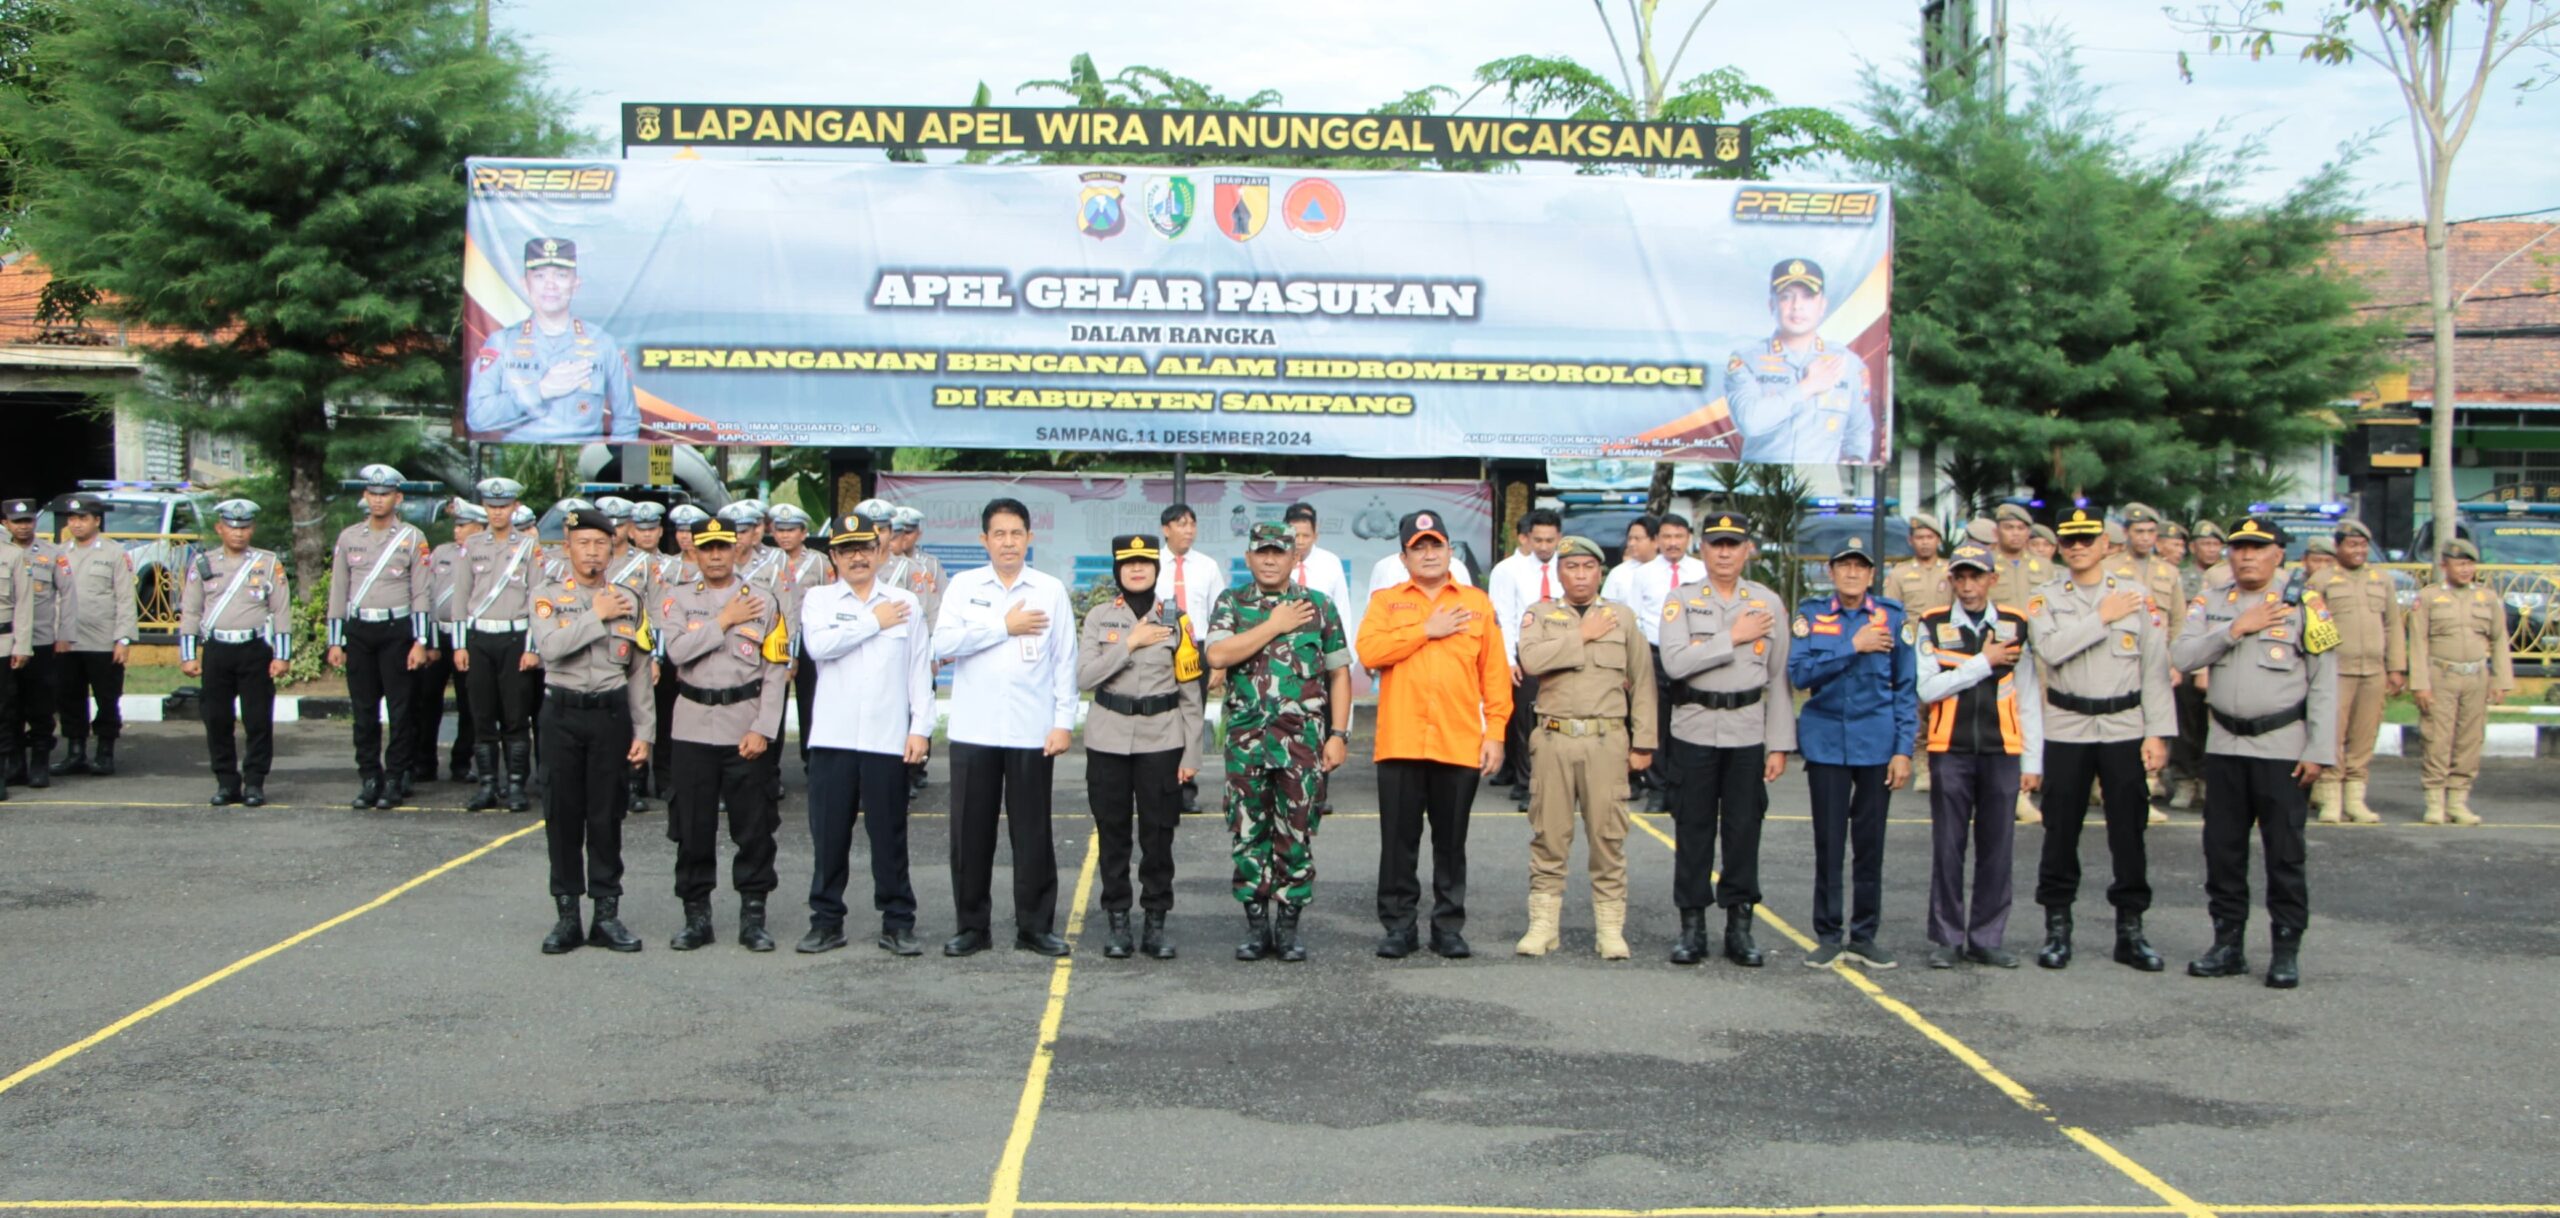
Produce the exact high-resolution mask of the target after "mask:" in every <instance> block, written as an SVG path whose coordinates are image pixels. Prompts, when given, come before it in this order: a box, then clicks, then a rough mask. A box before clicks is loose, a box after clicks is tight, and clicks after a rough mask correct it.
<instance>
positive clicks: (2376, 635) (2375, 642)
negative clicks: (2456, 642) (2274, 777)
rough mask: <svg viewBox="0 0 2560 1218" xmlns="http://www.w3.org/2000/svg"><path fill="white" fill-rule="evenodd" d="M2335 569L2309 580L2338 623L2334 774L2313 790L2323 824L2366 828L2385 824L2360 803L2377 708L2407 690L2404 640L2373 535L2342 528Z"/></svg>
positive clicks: (2335, 537)
mask: <svg viewBox="0 0 2560 1218" xmlns="http://www.w3.org/2000/svg"><path fill="white" fill-rule="evenodd" d="M2329 540H2330V542H2331V544H2332V545H2333V546H2334V547H2335V548H2336V551H2337V556H2338V562H2337V565H2336V566H2334V567H2331V568H2329V569H2327V570H2325V571H2322V572H2319V573H2318V574H2316V575H2314V576H2312V577H2311V578H2309V579H2306V580H2305V581H2304V582H2303V586H2304V587H2305V588H2308V589H2310V590H2311V591H2313V592H2317V593H2319V594H2320V600H2321V603H2322V604H2324V605H2325V606H2327V608H2328V610H2329V620H2330V621H2332V622H2335V623H2337V627H2338V650H2337V653H2336V655H2335V657H2334V658H2335V660H2336V662H2337V665H2338V728H2339V731H2340V732H2341V733H2342V735H2341V737H2340V739H2339V741H2338V768H2337V769H2335V770H2332V771H2330V772H2328V773H2325V774H2322V775H2321V776H2320V781H2319V782H2318V783H2317V784H2315V785H2314V786H2313V787H2312V788H2311V803H2312V806H2313V807H2314V808H2316V809H2318V811H2319V814H2320V819H2321V820H2323V821H2326V822H2329V823H2331V824H2335V823H2337V822H2339V821H2342V820H2347V821H2354V822H2355V823H2357V824H2360V825H2370V824H2373V823H2375V822H2377V821H2380V820H2381V819H2382V818H2381V817H2379V816H2376V815H2374V811H2373V809H2371V808H2369V807H2366V806H2365V802H2364V790H2365V778H2366V774H2367V773H2368V772H2369V770H2370V767H2371V766H2372V764H2373V741H2374V737H2375V736H2376V735H2377V734H2379V733H2380V732H2381V730H2382V702H2383V699H2384V698H2385V697H2387V696H2389V695H2391V694H2396V693H2399V692H2400V689H2401V687H2402V686H2404V685H2406V684H2408V679H2409V657H2408V632H2407V631H2406V630H2404V629H2403V628H2402V622H2401V620H2400V619H2401V613H2400V596H2399V589H2398V588H2396V587H2394V586H2393V583H2392V579H2391V573H2390V572H2388V571H2384V570H2382V569H2380V568H2378V567H2375V566H2373V565H2371V563H2370V561H2369V560H2370V559H2371V558H2372V557H2373V531H2372V530H2370V529H2367V528H2366V527H2365V526H2364V522H2363V521H2360V520H2349V521H2344V522H2342V523H2340V524H2339V525H2338V527H2337V531H2336V532H2334V533H2333V534H2331V536H2330V538H2329Z"/></svg>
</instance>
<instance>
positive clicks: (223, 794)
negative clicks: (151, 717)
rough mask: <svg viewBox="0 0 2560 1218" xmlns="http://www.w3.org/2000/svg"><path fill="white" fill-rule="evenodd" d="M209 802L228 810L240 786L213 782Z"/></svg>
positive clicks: (237, 797)
mask: <svg viewBox="0 0 2560 1218" xmlns="http://www.w3.org/2000/svg"><path fill="white" fill-rule="evenodd" d="M6 798H8V796H6V795H0V799H6ZM208 802H210V803H211V804H212V805H213V806H214V807H217V808H228V807H230V806H231V805H233V804H236V803H238V802H240V784H239V783H236V782H224V781H222V780H221V779H219V778H217V779H215V780H214V782H213V798H212V799H211V800H210V801H208Z"/></svg>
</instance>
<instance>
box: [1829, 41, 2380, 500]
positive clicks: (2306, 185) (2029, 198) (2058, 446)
mask: <svg viewBox="0 0 2560 1218" xmlns="http://www.w3.org/2000/svg"><path fill="white" fill-rule="evenodd" d="M2026 83H2027V88H2026V90H2025V93H2024V97H2023V100H2024V105H2023V107H2022V108H2021V109H2019V110H2018V111H2017V112H2015V113H2007V112H2004V110H2003V108H2002V107H2001V105H2000V103H1999V101H1998V100H1996V99H1994V98H1992V97H1990V96H1988V95H1987V93H1985V92H1983V91H1978V90H1962V89H1957V90H1947V89H1939V90H1934V91H1933V90H1930V89H1928V88H1927V87H1925V86H1915V87H1912V88H1904V87H1901V86H1896V85H1891V84H1887V83H1885V82H1884V81H1883V80H1882V79H1881V78H1880V77H1877V76H1874V75H1872V74H1871V75H1870V77H1869V81H1868V98H1867V101H1866V103H1865V108H1866V112H1867V116H1868V118H1869V120H1870V121H1871V124H1872V130H1871V132H1870V134H1869V136H1868V143H1867V148H1866V151H1867V154H1868V158H1869V162H1868V163H1869V167H1870V168H1871V169H1872V170H1873V171H1874V172H1875V173H1876V174H1877V175H1878V176H1880V177H1882V178H1884V179H1885V180H1886V181H1888V182H1891V183H1892V184H1893V185H1894V186H1895V188H1896V192H1897V193H1896V195H1895V198H1894V232H1895V255H1894V257H1895V267H1894V281H1895V292H1894V329H1895V335H1894V338H1895V347H1896V349H1897V363H1896V373H1897V375H1896V380H1895V389H1896V396H1897V400H1898V401H1899V402H1900V404H1901V407H1902V409H1903V410H1904V411H1905V412H1906V414H1907V415H1908V416H1909V418H1910V420H1911V422H1912V424H1913V426H1914V427H1915V429H1920V430H1925V431H1927V432H1929V433H1930V434H1932V435H1934V436H1935V437H1936V438H1937V440H1938V442H1939V443H1940V444H1942V445H1946V446H1949V447H1951V448H1952V449H1953V450H1954V451H1956V452H1959V453H1964V454H1968V455H1970V456H1971V457H1972V458H1975V459H1977V460H1984V461H1990V462H1993V463H1995V464H1996V465H1998V466H1999V467H2001V468H2003V469H2006V470H2009V471H2013V472H2014V473H2015V475H2016V477H2017V478H2018V480H2019V481H2021V482H2024V483H2026V484H2028V485H2031V486H2033V487H2035V488H2037V489H2038V490H2040V491H2041V492H2043V494H2044V496H2045V497H2046V498H2048V499H2067V498H2069V497H2071V496H2072V495H2075V494H2085V495H2089V496H2092V497H2095V498H2099V499H2102V500H2104V501H2107V502H2121V501H2122V500H2124V499H2125V498H2129V497H2135V496H2139V497H2143V498H2152V499H2154V501H2155V502H2156V501H2159V500H2163V499H2165V500H2167V501H2169V502H2173V503H2174V502H2183V501H2185V500H2186V499H2187V498H2189V496H2190V494H2191V492H2189V491H2186V490H2184V489H2182V488H2186V487H2191V486H2194V485H2196V484H2199V483H2203V482H2209V481H2211V480H2213V479H2214V478H2216V477H2218V476H2219V475H2218V474H2217V472H2216V471H2227V470H2231V469H2235V468H2238V467H2239V466H2240V465H2241V464H2242V463H2244V462H2246V461H2249V460H2251V459H2252V458H2253V457H2255V456H2257V455H2265V454H2276V453H2282V452H2286V451H2290V450H2292V449H2294V448H2297V447H2299V446H2301V445H2304V444H2308V443H2311V442H2314V441H2316V440H2318V439H2319V438H2321V437H2322V436H2324V435H2325V434H2327V433H2328V432H2330V431H2331V430H2333V429H2334V428H2335V427H2336V426H2337V420H2336V419H2335V418H2334V416H2332V415H2331V414H2330V413H2329V408H2330V407H2331V405H2332V404H2333V403H2336V402H2338V401H2340V400H2343V399H2345V398H2346V397H2348V396H2349V395H2350V394H2351V393H2352V392H2353V391H2354V389H2355V388H2356V387H2357V386H2358V385H2360V384H2361V383H2363V382H2364V381H2365V380H2367V379H2369V378H2370V376H2371V374H2372V371H2373V369H2374V368H2375V367H2377V366H2378V363H2379V360H2380V358H2381V352H2382V351H2383V350H2384V346H2385V344H2386V343H2387V342H2388V341H2389V340H2390V328H2389V326H2388V324H2387V323H2382V322H2377V321H2373V320H2360V319H2359V317H2358V314H2357V312H2356V310H2355V306H2356V304H2357V303H2358V300H2359V295H2360V293H2359V289H2358V287H2357V285H2356V284H2355V283H2353V282H2352V281H2350V280H2349V279H2347V278H2345V277H2344V276H2343V275H2342V274H2341V273H2340V272H2338V271H2336V270H2334V269H2332V268H2331V267H2330V266H2329V265H2328V262H2327V253H2328V250H2329V248H2330V245H2331V242H2332V241H2333V240H2334V237H2335V232H2336V227H2337V225H2338V224H2339V223H2340V222H2341V221H2343V220H2345V219H2347V218H2348V216H2349V204H2350V199H2349V198H2348V195H2347V189H2346V173H2345V167H2344V166H2343V165H2331V166H2329V167H2328V168H2327V169H2325V170H2324V171H2322V172H2321V173H2319V174H2316V175H2314V176H2313V177H2312V178H2310V179H2308V180H2306V181H2304V182H2302V183H2300V184H2298V185H2296V186H2295V187H2294V188H2293V189H2292V190H2291V191H2290V192H2289V193H2288V194H2286V195H2285V197H2284V198H2282V199H2281V200H2279V201H2277V202H2275V203H2272V204H2268V205H2265V206H2261V207H2252V208H2242V207H2238V206H2235V205H2234V204H2233V203H2232V202H2231V199H2230V191H2231V189H2232V185H2233V183H2234V182H2235V181H2237V180H2239V179H2241V178H2243V177H2245V170H2246V166H2247V165H2248V163H2249V162H2250V161H2252V160H2253V159H2255V157H2256V155H2257V149H2256V148H2255V146H2254V145H2250V144H2242V145H2240V146H2238V147H2236V148H2233V149H2229V150H2223V149H2219V148H2217V147H2215V146H2214V145H2213V144H2212V143H2211V142H2209V141H2206V140H2203V139H2199V140H2197V141H2194V142H2192V143H2190V144H2188V145H2187V146H2186V147H2184V148H2182V149H2180V150H2178V151H2177V152H2174V153H2172V154H2170V155H2168V156H2166V157H2164V158H2159V159H2144V158H2142V157H2140V156H2137V155H2136V154H2135V153H2133V152H2132V151H2130V144H2129V141H2128V139H2127V138H2126V137H2125V136H2124V135H2123V134H2122V133H2121V132H2120V131H2118V130H2117V129H2116V128H2115V126H2114V124H2113V122H2112V120H2111V119H2110V118H2109V117H2108V116H2107V115H2106V114H2104V113H2103V112H2102V111H2100V110H2099V109H2098V108H2097V106H2096V98H2095V96H2094V95H2093V94H2092V93H2091V92H2090V91H2089V90H2088V89H2087V88H2086V87H2085V86H2084V85H2082V84H2081V82H2080V78H2079V76H2078V73H2077V70H2076V68H2075V67H2074V65H2073V64H2072V63H2071V61H2070V59H2069V57H2068V54H2067V52H2063V51H2055V52H2053V53H2051V54H2049V55H2047V56H2046V57H2044V59H2043V60H2042V62H2040V63H2038V64H2035V65H2031V67H2030V70H2029V72H2028V73H2027V82H2026ZM1933 97H1934V98H1936V99H1937V100H1935V102H1934V104H1933V102H1932V101H1931V98H1933Z"/></svg>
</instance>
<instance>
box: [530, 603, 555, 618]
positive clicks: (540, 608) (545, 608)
mask: <svg viewBox="0 0 2560 1218" xmlns="http://www.w3.org/2000/svg"><path fill="white" fill-rule="evenodd" d="M533 615H534V616H535V617H549V616H551V602H550V601H547V600H537V601H535V602H533Z"/></svg>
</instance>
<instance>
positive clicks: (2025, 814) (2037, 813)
mask: <svg viewBox="0 0 2560 1218" xmlns="http://www.w3.org/2000/svg"><path fill="white" fill-rule="evenodd" d="M2018 823H2019V824H2021V825H2041V824H2043V823H2044V813H2043V812H2042V811H2041V810H2039V809H2038V808H2037V807H2036V801H2035V800H2033V799H2030V798H2028V796H2027V793H2026V792H2024V791H2020V792H2018Z"/></svg>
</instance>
